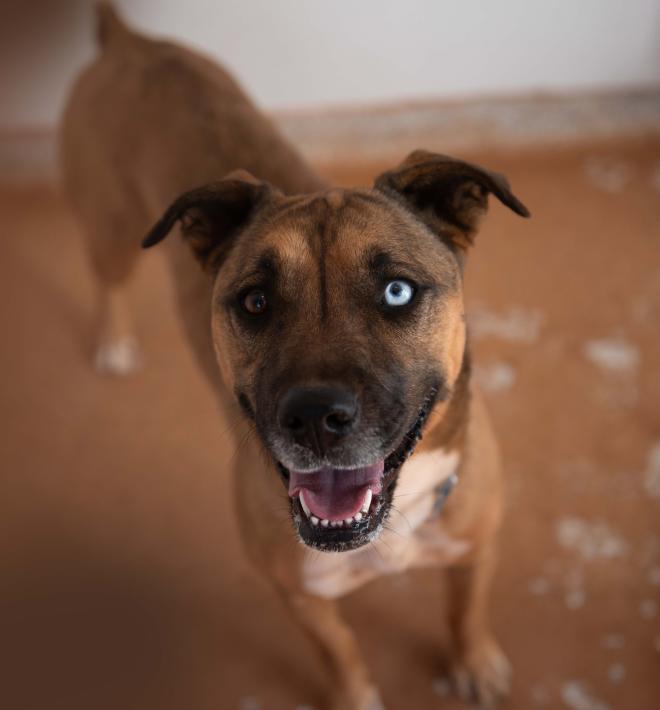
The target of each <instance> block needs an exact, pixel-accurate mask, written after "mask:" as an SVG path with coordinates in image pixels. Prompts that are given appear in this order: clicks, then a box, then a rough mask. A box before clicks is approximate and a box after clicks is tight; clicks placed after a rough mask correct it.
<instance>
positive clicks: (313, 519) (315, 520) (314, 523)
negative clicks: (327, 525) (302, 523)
mask: <svg viewBox="0 0 660 710" xmlns="http://www.w3.org/2000/svg"><path fill="white" fill-rule="evenodd" d="M310 520H311V521H312V525H318V524H319V519H318V518H317V517H316V516H315V515H312V517H311V518H310Z"/></svg>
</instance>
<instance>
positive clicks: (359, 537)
mask: <svg viewBox="0 0 660 710" xmlns="http://www.w3.org/2000/svg"><path fill="white" fill-rule="evenodd" d="M437 392H438V390H437V388H433V389H432V390H431V391H430V392H429V394H428V395H427V397H426V399H425V400H424V402H423V404H422V406H421V408H420V410H419V413H418V415H417V418H416V420H415V423H414V424H413V426H412V427H411V428H410V429H409V430H408V432H407V433H406V434H405V435H404V436H403V438H402V439H401V441H400V443H399V445H398V446H397V447H396V449H395V450H394V451H393V452H392V453H390V454H389V456H387V457H386V458H384V459H381V460H379V461H376V462H374V463H373V464H371V465H369V466H363V467H361V468H352V469H340V468H331V467H323V468H320V469H317V470H315V471H306V472H298V471H294V470H289V469H287V468H286V467H285V466H283V465H282V464H281V463H279V462H278V468H279V471H280V474H281V475H282V477H283V479H284V482H285V484H286V485H287V487H288V492H289V501H290V504H291V513H292V517H293V522H294V525H295V527H296V530H297V533H298V536H299V537H300V540H301V541H302V542H303V543H304V544H306V545H308V546H309V547H313V548H315V549H317V550H323V551H326V552H342V551H346V550H354V549H356V548H358V547H361V546H363V545H366V544H367V543H368V542H371V541H372V540H374V539H375V538H376V537H378V535H379V534H380V531H381V530H382V527H383V524H384V522H385V520H386V518H387V515H388V514H389V510H390V508H391V505H392V497H393V494H394V489H395V488H396V483H397V479H398V473H399V471H400V469H401V466H402V465H403V463H404V461H405V460H406V459H407V458H408V457H409V456H410V455H411V454H412V453H413V451H414V450H415V446H416V445H417V442H418V441H419V440H420V439H421V437H422V431H423V428H424V424H425V422H426V419H427V418H428V415H429V413H430V412H431V410H432V409H433V405H434V403H435V399H436V396H437Z"/></svg>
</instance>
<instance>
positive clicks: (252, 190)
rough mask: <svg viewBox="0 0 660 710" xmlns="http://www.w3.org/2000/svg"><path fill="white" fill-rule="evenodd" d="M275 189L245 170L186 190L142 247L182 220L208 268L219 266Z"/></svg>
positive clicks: (154, 228) (185, 231) (166, 232)
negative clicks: (236, 239) (238, 234)
mask: <svg viewBox="0 0 660 710" xmlns="http://www.w3.org/2000/svg"><path fill="white" fill-rule="evenodd" d="M273 193H274V190H273V188H272V187H271V186H270V185H268V184H267V183H265V182H260V181H259V180H257V179H255V178H254V177H252V175H250V174H249V173H248V172H245V171H244V170H237V171H236V172H233V173H230V174H229V175H227V177H225V178H224V179H222V180H220V181H219V182H214V183H211V184H209V185H204V186H203V187H198V188H196V189H195V190H190V191H189V192H184V193H183V195H180V196H179V197H177V199H176V200H174V202H173V203H172V204H171V205H170V206H169V207H168V208H167V210H166V211H165V214H164V215H163V216H162V217H161V218H160V220H159V221H158V222H156V224H155V225H154V226H153V227H152V229H151V231H150V232H149V234H147V236H146V237H145V238H144V240H143V241H142V246H143V248H145V249H146V248H148V247H152V246H153V245H154V244H158V242H160V241H161V240H162V239H165V237H166V236H167V235H168V234H169V233H170V230H171V229H172V227H174V224H175V223H176V222H177V221H178V220H181V233H182V234H183V237H184V239H185V240H186V241H187V242H189V244H190V246H191V248H192V250H193V252H194V254H195V256H196V257H197V259H198V260H199V261H200V262H201V264H202V266H203V267H204V268H205V269H208V270H212V269H214V268H217V266H218V265H219V263H220V261H221V260H222V257H223V256H224V255H225V254H226V253H227V251H228V249H229V247H230V246H231V244H232V242H233V237H234V236H235V235H236V234H237V233H238V231H239V230H240V228H241V227H243V226H244V225H245V224H247V222H248V221H249V220H250V218H251V217H252V216H253V214H254V212H255V210H256V208H257V207H258V206H260V205H262V204H263V203H264V202H265V200H266V199H267V197H268V196H269V195H271V194H273Z"/></svg>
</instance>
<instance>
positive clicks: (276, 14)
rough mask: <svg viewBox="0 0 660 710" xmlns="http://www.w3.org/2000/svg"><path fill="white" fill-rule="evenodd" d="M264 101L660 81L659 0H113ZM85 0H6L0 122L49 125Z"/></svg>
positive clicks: (83, 43) (308, 102) (74, 59)
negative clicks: (217, 63) (197, 50)
mask: <svg viewBox="0 0 660 710" xmlns="http://www.w3.org/2000/svg"><path fill="white" fill-rule="evenodd" d="M116 4H117V6H119V7H121V9H122V11H123V13H124V15H125V16H126V17H127V18H128V19H130V21H132V22H133V23H135V24H136V25H139V26H140V27H142V28H145V29H148V30H149V31H153V32H154V33H159V34H166V35H171V36H173V37H177V38H178V39H180V40H181V41H184V42H187V43H188V44H191V45H196V46H198V47H201V48H203V49H204V50H205V51H207V52H209V53H210V54H212V55H214V56H216V57H218V58H219V59H221V60H222V61H224V62H225V63H227V64H229V65H230V66H231V67H232V68H233V69H234V70H235V72H236V73H237V74H238V75H239V77H240V78H241V79H242V81H243V83H244V84H245V85H246V86H247V87H249V90H250V91H251V93H252V94H253V95H254V96H255V97H256V98H257V99H258V100H259V101H260V102H261V103H262V104H263V105H265V106H266V107H268V108H290V107H308V106H319V105H321V106H324V105H328V104H347V103H349V104H353V103H358V102H373V101H390V100H396V99H400V98H425V97H442V96H465V95H475V94H484V93H495V94H498V93H518V92H529V91H536V90H575V89H578V90H579V89H583V88H586V89H601V88H621V87H631V86H640V85H641V86H644V85H654V86H660V2H658V0H499V1H498V2H494V1H493V2H490V1H487V0H481V1H479V0H464V1H462V2H456V0H451V2H449V1H444V0H407V1H405V2H404V1H403V0H334V2H328V1H327V0H240V1H238V0H188V1H187V2H183V1H179V2H177V1H175V0H160V1H159V0H133V2H131V1H130V0H117V2H116ZM92 5H93V3H92V2H90V1H89V0H42V1H41V2H27V1H26V0H23V1H22V2H18V1H17V0H4V1H3V2H2V3H1V8H0V13H1V14H0V128H7V127H25V126H36V127H42V126H50V125H52V124H53V123H54V122H55V121H56V117H57V115H58V114H59V111H60V108H61V105H62V101H63V97H64V95H65V92H66V88H67V86H68V85H69V83H70V81H71V79H72V77H73V76H74V75H75V72H76V71H77V69H78V68H79V67H80V66H81V65H82V64H83V63H84V62H85V60H86V59H88V58H89V57H90V56H91V54H92V52H93V44H92V41H91V29H90V25H91V19H90V14H91V13H90V8H91V6H92Z"/></svg>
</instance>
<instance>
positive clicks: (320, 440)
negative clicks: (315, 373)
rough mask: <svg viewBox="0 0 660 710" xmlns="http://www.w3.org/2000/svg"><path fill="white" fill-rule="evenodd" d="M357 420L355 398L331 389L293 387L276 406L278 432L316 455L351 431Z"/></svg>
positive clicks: (339, 390)
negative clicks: (310, 449) (289, 436)
mask: <svg viewBox="0 0 660 710" xmlns="http://www.w3.org/2000/svg"><path fill="white" fill-rule="evenodd" d="M357 419H358V405H357V397H356V396H355V394H353V393H352V392H350V391H349V390H346V389H343V388H341V387H337V386H331V385H318V386H314V387H301V386H298V387H292V388H291V389H290V390H288V392H286V393H285V395H284V396H283V397H282V399H281V400H280V403H279V406H278V421H279V424H280V427H281V429H282V430H283V431H284V432H286V433H288V434H289V435H291V436H292V437H293V438H294V439H295V440H296V441H297V442H298V443H299V444H303V445H306V446H309V447H310V448H312V449H313V450H314V451H316V452H317V453H319V454H322V453H325V452H326V451H327V450H328V449H329V448H330V447H331V446H332V445H333V444H335V443H336V442H337V441H338V440H339V439H341V438H342V437H343V436H346V434H348V433H349V432H350V431H352V430H353V429H354V428H355V425H356V424H357Z"/></svg>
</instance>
